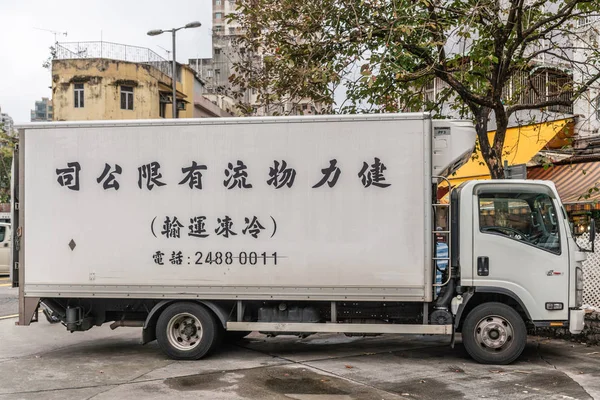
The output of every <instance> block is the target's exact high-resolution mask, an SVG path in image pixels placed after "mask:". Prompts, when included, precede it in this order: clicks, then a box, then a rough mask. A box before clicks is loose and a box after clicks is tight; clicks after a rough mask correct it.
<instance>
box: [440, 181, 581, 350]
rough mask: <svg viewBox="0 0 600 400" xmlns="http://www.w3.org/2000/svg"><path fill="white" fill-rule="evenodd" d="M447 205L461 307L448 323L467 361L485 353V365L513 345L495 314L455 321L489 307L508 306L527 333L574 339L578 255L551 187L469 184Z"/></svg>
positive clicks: (511, 333) (509, 327) (506, 325)
mask: <svg viewBox="0 0 600 400" xmlns="http://www.w3.org/2000/svg"><path fill="white" fill-rule="evenodd" d="M452 203H453V204H452V205H453V215H452V222H453V228H454V230H455V231H454V232H453V239H454V241H453V247H452V250H453V251H452V256H451V257H452V265H453V266H455V267H456V266H459V275H460V276H459V277H458V279H457V287H456V293H457V295H458V297H459V299H458V300H456V301H455V302H457V301H459V302H460V303H461V306H460V308H459V309H458V310H457V315H456V319H455V321H456V323H457V324H460V325H459V327H460V328H461V329H462V333H463V341H465V339H466V342H465V346H467V350H469V352H470V353H471V355H473V356H474V358H476V359H477V358H478V357H479V358H481V359H483V358H485V357H490V353H491V356H492V359H493V356H494V354H496V355H498V356H499V355H500V354H502V350H505V348H506V347H510V346H513V345H514V344H511V341H512V340H514V338H515V336H516V332H515V331H516V330H517V329H519V328H518V327H515V326H514V325H515V324H514V323H512V322H511V321H510V320H509V318H507V317H506V316H503V315H502V311H501V310H496V312H495V314H497V315H492V314H494V313H493V312H492V313H488V314H489V315H485V316H483V317H482V318H480V319H479V320H478V321H467V322H468V323H465V321H464V320H463V319H461V317H462V315H463V314H464V313H467V314H470V313H471V312H472V311H473V309H474V308H475V307H477V306H478V305H481V304H486V303H489V302H491V301H494V302H498V303H502V304H506V305H509V306H510V307H511V308H512V309H513V310H515V311H516V312H517V313H518V314H519V316H520V317H521V319H523V321H526V322H527V324H529V325H530V327H534V326H535V327H549V326H553V327H568V328H569V329H570V331H571V332H572V333H580V332H581V331H582V329H583V311H582V310H580V309H579V308H580V307H581V303H582V296H583V274H582V269H581V263H582V261H584V260H585V257H586V254H585V252H584V250H582V249H580V248H579V247H578V245H577V244H576V242H575V240H574V238H573V235H572V232H571V229H570V225H569V222H568V219H567V214H566V212H565V209H564V207H563V205H562V204H561V202H560V199H559V196H558V193H557V191H556V188H555V186H554V184H553V183H552V182H549V181H525V180H495V181H469V182H465V183H463V184H462V185H461V186H459V187H458V188H457V189H455V190H454V191H453V194H452ZM465 328H467V329H472V330H473V332H466V331H465ZM469 342H471V343H470V345H471V348H469ZM486 353H487V354H486ZM478 355H479V356H478Z"/></svg>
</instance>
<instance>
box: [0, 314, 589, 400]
mask: <svg viewBox="0 0 600 400" xmlns="http://www.w3.org/2000/svg"><path fill="white" fill-rule="evenodd" d="M14 323H15V319H14V318H8V319H3V320H0V400H8V399H11V400H12V399H36V400H38V399H44V400H46V399H48V400H52V399H61V400H62V399H92V398H93V399H96V400H101V399H111V400H113V399H124V398H127V399H135V398H138V399H165V398H169V397H171V398H177V399H210V400H218V399H261V400H262V399H296V400H350V399H357V400H358V399H360V400H363V399H365V400H370V399H373V400H382V399H386V400H387V399H390V400H391V399H436V400H442V399H482V398H486V399H593V398H597V399H600V348H598V347H586V346H585V345H581V344H574V343H569V342H564V341H558V340H544V339H540V338H534V337H532V338H530V343H529V345H528V346H527V348H526V350H525V353H524V355H523V356H522V357H521V358H520V359H519V360H518V362H516V363H515V364H513V365H510V366H502V367H500V366H488V365H479V364H476V363H474V362H473V361H472V360H471V359H469V357H468V356H467V354H466V353H465V351H464V349H463V347H462V345H460V344H459V345H457V346H456V348H455V349H454V350H453V349H451V348H450V347H449V346H448V344H447V340H440V338H436V337H409V336H396V335H390V336H380V337H373V338H358V337H351V338H349V337H345V336H343V335H329V334H328V335H315V336H311V337H309V338H306V339H298V338H295V337H279V338H266V337H265V336H263V335H260V334H258V333H254V334H252V335H251V336H250V338H249V339H247V340H245V341H243V342H241V343H239V344H238V345H229V346H223V348H222V349H221V350H220V351H219V352H217V353H216V354H214V355H213V356H211V357H209V358H207V359H205V360H200V361H193V362H190V361H188V362H182V361H173V360H170V359H167V358H166V357H165V356H163V354H162V353H161V352H160V351H159V349H158V346H157V344H156V342H154V343H151V344H148V345H145V346H142V345H140V344H139V338H140V328H118V329H117V330H115V331H111V330H110V329H109V328H108V326H102V327H100V328H93V329H92V330H90V331H88V332H83V333H80V332H79V333H72V334H71V333H68V332H67V331H66V330H65V328H64V327H63V326H61V325H60V324H54V325H50V324H49V323H48V322H47V321H46V320H45V319H44V317H43V316H42V315H41V314H40V322H39V323H35V324H32V325H31V326H29V327H18V326H15V325H14Z"/></svg>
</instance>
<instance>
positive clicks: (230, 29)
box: [229, 27, 235, 35]
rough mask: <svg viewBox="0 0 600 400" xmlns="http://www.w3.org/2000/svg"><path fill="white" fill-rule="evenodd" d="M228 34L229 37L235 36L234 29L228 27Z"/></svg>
mask: <svg viewBox="0 0 600 400" xmlns="http://www.w3.org/2000/svg"><path fill="white" fill-rule="evenodd" d="M229 34H230V35H235V28H233V27H229Z"/></svg>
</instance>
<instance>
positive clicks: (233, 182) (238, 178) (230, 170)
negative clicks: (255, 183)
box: [223, 160, 252, 190]
mask: <svg viewBox="0 0 600 400" xmlns="http://www.w3.org/2000/svg"><path fill="white" fill-rule="evenodd" d="M246 169H248V167H247V166H246V165H245V164H244V163H243V162H242V161H240V160H238V161H237V165H236V166H234V165H233V164H232V163H229V164H227V168H226V169H225V180H224V181H223V186H225V187H226V188H227V189H228V190H231V189H233V188H235V187H236V186H237V187H238V188H240V189H250V188H252V184H250V183H247V182H246V179H247V178H248V172H246Z"/></svg>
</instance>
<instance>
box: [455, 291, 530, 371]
mask: <svg viewBox="0 0 600 400" xmlns="http://www.w3.org/2000/svg"><path fill="white" fill-rule="evenodd" d="M462 338H463V344H464V346H465V349H466V350H467V352H468V353H469V355H470V356H471V357H472V358H473V359H474V360H475V361H477V362H479V363H482V364H510V363H511V362H513V361H514V360H516V359H517V358H518V357H519V356H520V355H521V353H522V352H523V349H524V348H525V344H526V343H527V328H526V327H525V322H524V321H523V318H521V316H520V315H519V313H517V312H516V311H515V310H514V309H513V308H511V307H509V306H507V305H506V304H502V303H484V304H480V305H478V306H477V307H475V308H474V309H473V310H471V312H470V313H469V314H468V315H467V317H466V318H465V322H464V324H463V328H462Z"/></svg>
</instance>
